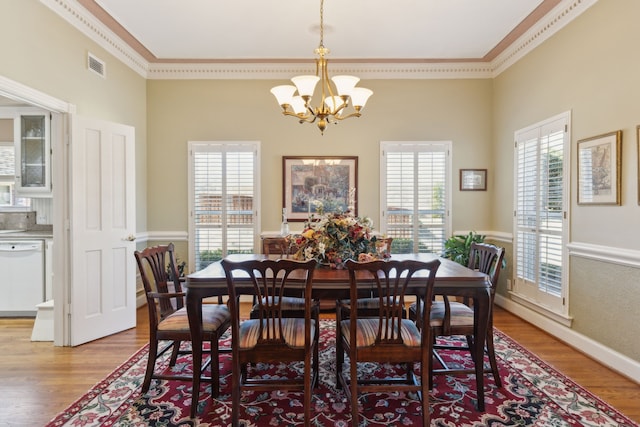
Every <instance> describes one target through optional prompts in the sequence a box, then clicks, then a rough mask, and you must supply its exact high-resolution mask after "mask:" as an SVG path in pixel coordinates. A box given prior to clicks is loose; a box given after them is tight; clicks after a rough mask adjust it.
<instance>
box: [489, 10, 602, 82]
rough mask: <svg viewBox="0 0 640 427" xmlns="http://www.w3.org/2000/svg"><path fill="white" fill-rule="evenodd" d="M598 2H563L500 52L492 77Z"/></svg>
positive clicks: (494, 64)
mask: <svg viewBox="0 0 640 427" xmlns="http://www.w3.org/2000/svg"><path fill="white" fill-rule="evenodd" d="M597 1H598V0H563V1H562V2H560V3H559V4H558V5H557V6H556V7H554V8H553V9H552V10H551V11H550V12H549V13H547V14H546V15H545V16H544V18H543V19H541V20H540V21H538V22H537V23H536V24H534V25H533V26H532V27H531V28H529V29H528V30H527V31H525V32H524V34H522V36H520V37H518V38H517V39H516V41H515V42H513V43H511V45H509V47H507V48H506V49H505V50H504V51H502V52H501V53H500V54H499V55H498V56H497V57H496V58H495V59H494V60H493V61H492V62H491V69H492V70H493V77H496V76H498V75H500V73H502V72H503V71H505V70H506V69H507V68H509V67H510V66H512V65H513V64H515V63H516V62H518V61H519V60H520V59H522V58H523V57H524V56H526V55H527V54H528V53H529V52H531V51H532V50H533V49H535V48H536V47H538V46H540V45H541V44H542V43H543V42H544V41H546V40H547V39H549V38H551V36H553V35H554V34H556V33H557V32H558V31H560V30H561V29H562V28H564V27H565V26H567V25H568V24H569V23H570V22H571V21H573V20H574V19H575V18H577V17H578V16H580V15H581V14H582V12H584V11H585V10H587V9H588V8H590V7H591V6H593V5H594V4H596V2H597Z"/></svg>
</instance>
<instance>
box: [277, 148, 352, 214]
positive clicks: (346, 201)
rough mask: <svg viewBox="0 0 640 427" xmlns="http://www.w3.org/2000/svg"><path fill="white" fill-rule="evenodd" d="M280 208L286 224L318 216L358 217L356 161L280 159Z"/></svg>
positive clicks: (344, 158) (315, 158)
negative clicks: (333, 214)
mask: <svg viewBox="0 0 640 427" xmlns="http://www.w3.org/2000/svg"><path fill="white" fill-rule="evenodd" d="M282 178H283V179H282V181H283V188H282V199H283V200H282V207H283V209H284V211H283V212H284V213H285V215H286V217H287V220H288V221H306V220H307V219H308V218H309V217H310V216H311V214H316V213H318V212H324V213H330V212H345V211H347V210H350V211H352V212H353V214H354V215H356V216H357V215H358V203H357V198H356V194H357V188H358V157H349V156H316V157H304V156H283V157H282Z"/></svg>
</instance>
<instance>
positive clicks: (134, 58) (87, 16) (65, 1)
mask: <svg viewBox="0 0 640 427" xmlns="http://www.w3.org/2000/svg"><path fill="white" fill-rule="evenodd" d="M40 2H41V3H42V4H44V5H45V6H47V7H48V8H49V9H51V10H53V11H54V12H55V13H57V14H58V15H60V17H62V18H63V19H64V20H65V21H67V22H68V23H69V24H71V25H72V26H73V27H75V28H76V29H77V30H79V31H80V32H81V33H82V34H84V35H85V36H87V37H89V38H90V39H91V40H93V41H94V42H96V43H97V44H98V45H100V47H102V48H103V49H105V50H106V51H107V52H109V53H110V54H111V55H113V56H114V57H116V58H117V59H118V60H120V61H122V63H124V64H125V65H127V66H128V67H129V68H131V69H132V70H133V71H135V72H136V73H138V74H140V75H141V76H142V77H145V78H147V76H148V74H149V62H148V61H147V60H146V59H144V58H143V57H142V56H141V55H140V54H138V52H136V51H135V50H134V49H133V48H132V47H131V46H129V45H128V44H127V43H125V42H124V41H123V40H122V39H121V38H120V37H118V36H117V35H116V34H115V33H114V32H113V31H111V29H109V27H107V26H106V25H104V24H103V23H102V22H100V21H99V20H98V19H97V18H96V17H95V16H93V15H92V14H91V13H89V11H87V9H85V8H84V7H83V6H81V5H80V4H79V3H78V2H77V1H76V0H40Z"/></svg>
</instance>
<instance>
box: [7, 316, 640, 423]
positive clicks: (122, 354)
mask: <svg viewBox="0 0 640 427" xmlns="http://www.w3.org/2000/svg"><path fill="white" fill-rule="evenodd" d="M494 316H495V324H496V327H497V328H499V329H500V330H502V331H503V332H505V333H506V334H507V335H509V336H510V337H512V338H513V339H515V340H516V341H518V342H519V343H520V344H522V345H523V346H525V347H526V348H528V349H529V350H530V351H532V352H534V353H535V354H537V355H538V356H539V357H540V358H542V359H543V360H545V361H546V362H547V363H549V364H550V365H552V366H553V367H554V368H556V369H558V370H559V371H561V372H563V373H564V374H565V375H567V376H568V377H570V378H572V379H573V380H574V381H575V382H577V383H578V384H580V385H582V386H583V387H585V388H586V389H588V390H589V391H591V392H592V393H593V394H595V395H597V396H599V397H600V398H602V399H603V400H605V401H606V402H608V403H609V404H611V405H612V406H614V407H616V408H617V409H618V410H620V411H621V412H622V413H624V414H625V415H627V416H628V417H629V418H631V419H633V420H634V421H636V422H639V423H640V405H639V404H638V402H640V385H639V384H636V383H634V382H632V381H630V380H628V379H626V378H624V377H623V376H621V375H618V374H617V373H615V372H613V371H611V370H609V369H607V368H605V367H604V366H602V365H601V364H599V363H597V362H595V361H593V360H592V359H590V358H588V357H586V356H585V355H583V354H581V353H580V352H577V351H575V350H574V349H572V348H570V347H568V346H566V345H564V344H562V343H561V342H559V341H558V340H556V339H555V338H553V337H552V336H550V335H548V334H546V333H545V332H543V331H541V330H540V329H537V328H535V327H533V326H531V325H530V324H528V323H526V322H524V321H522V320H521V319H519V318H517V317H515V316H513V315H512V314H510V313H508V312H506V311H504V310H502V309H500V308H496V310H495V314H494ZM148 325H149V324H148V320H147V312H146V308H141V309H139V310H138V326H137V327H136V328H134V329H130V330H128V331H124V332H121V333H119V334H115V335H112V336H110V337H106V338H103V339H100V340H97V341H94V342H91V343H88V344H85V345H82V346H79V347H76V348H68V347H54V346H53V345H52V344H51V343H48V342H47V343H32V342H31V341H30V337H31V329H32V327H33V319H0V337H2V340H1V341H0V354H1V355H2V356H0V427H5V426H11V427H22V426H25V427H26V426H29V427H34V426H42V425H44V424H46V423H47V422H48V421H49V420H51V419H52V418H53V417H54V416H55V415H56V414H57V413H58V412H60V411H62V410H64V409H65V408H66V407H68V406H69V405H70V404H72V403H73V402H74V401H75V400H76V399H77V398H79V397H80V396H82V395H83V394H84V393H85V392H86V391H87V390H88V389H89V388H90V387H91V386H93V385H94V384H96V383H97V382H99V381H100V380H101V379H103V378H104V377H105V376H107V375H108V374H109V373H111V372H112V371H113V370H114V369H115V368H116V367H117V366H119V365H120V364H121V363H123V362H124V361H126V360H127V359H128V358H129V356H130V355H132V354H133V353H134V352H135V351H136V350H138V349H139V348H140V347H142V346H143V345H144V344H145V343H146V342H147V341H148V327H149V326H148Z"/></svg>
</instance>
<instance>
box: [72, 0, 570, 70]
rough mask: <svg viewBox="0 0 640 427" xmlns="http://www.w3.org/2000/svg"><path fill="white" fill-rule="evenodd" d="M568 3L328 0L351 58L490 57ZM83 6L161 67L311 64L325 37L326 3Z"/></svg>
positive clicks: (165, 1) (193, 0)
mask: <svg viewBox="0 0 640 427" xmlns="http://www.w3.org/2000/svg"><path fill="white" fill-rule="evenodd" d="M558 1H559V0H393V1H391V0H388V1H384V2H383V1H381V0H326V1H325V4H324V25H325V31H324V45H325V46H326V47H328V48H329V49H330V50H331V54H330V56H329V58H330V59H339V60H345V61H367V60H370V61H371V60H375V61H382V62H386V61H389V62H393V61H397V60H414V61H429V60H448V61H451V60H456V59H464V60H469V59H483V58H485V57H486V56H487V55H488V54H490V52H491V51H492V49H494V48H496V46H498V45H499V44H500V42H501V41H502V40H503V39H505V38H508V36H509V35H510V33H511V36H513V32H514V30H515V32H520V33H522V32H523V31H524V30H526V28H524V29H523V28H522V27H523V25H521V24H522V23H523V21H527V19H526V18H527V17H529V18H531V17H532V16H535V15H536V10H537V13H538V15H539V14H540V10H541V9H544V8H545V7H546V10H549V9H550V6H553V5H556V4H557V3H558ZM78 2H79V3H81V4H83V5H84V6H85V7H87V8H88V9H89V10H90V11H91V12H92V13H93V14H94V15H96V16H97V17H98V18H99V19H101V20H102V21H103V22H104V23H105V24H107V25H108V26H109V27H110V28H111V29H113V30H114V31H116V32H118V31H120V32H122V30H123V29H124V30H126V32H128V33H129V35H130V36H132V37H133V39H135V40H134V41H137V42H139V44H141V45H142V46H143V47H144V48H146V50H148V52H146V58H147V60H149V61H151V62H163V61H167V60H170V61H171V60H175V61H178V62H182V61H185V62H186V61H188V62H198V61H207V60H218V61H229V62H233V61H240V62H242V61H256V62H261V61H264V62H269V61H287V60H289V61H295V60H298V61H299V60H307V59H310V58H313V57H314V54H313V49H315V48H316V47H317V46H318V44H319V40H320V34H319V23H320V0H231V1H221V0H179V1H177V0H135V1H131V0H78ZM96 6H99V7H96ZM100 8H102V9H103V10H102V11H101V10H100ZM104 12H106V13H107V14H108V15H105V14H104ZM111 18H113V19H115V22H114V21H112V19H111ZM538 18H539V17H536V19H538ZM530 20H531V19H529V21H530ZM531 24H532V23H529V24H528V26H530V25H531ZM119 25H120V26H121V27H122V28H119V29H118V28H117V27H118V26H119ZM519 25H520V27H519ZM516 35H517V34H516ZM125 38H126V37H125ZM129 44H131V43H129ZM134 44H136V43H134ZM136 50H138V51H140V46H138V47H137V48H136ZM149 55H151V56H149ZM489 59H491V58H489Z"/></svg>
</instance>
